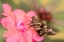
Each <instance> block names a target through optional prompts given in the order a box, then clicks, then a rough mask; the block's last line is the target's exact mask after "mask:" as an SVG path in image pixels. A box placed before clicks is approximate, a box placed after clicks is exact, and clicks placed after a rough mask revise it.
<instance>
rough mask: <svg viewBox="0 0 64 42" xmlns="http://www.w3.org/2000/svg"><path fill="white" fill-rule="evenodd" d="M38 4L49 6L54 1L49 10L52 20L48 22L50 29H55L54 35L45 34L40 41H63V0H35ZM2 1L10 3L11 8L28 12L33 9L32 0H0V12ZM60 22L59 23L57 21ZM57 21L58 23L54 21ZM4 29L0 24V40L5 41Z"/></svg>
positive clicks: (0, 10) (1, 10)
mask: <svg viewBox="0 0 64 42" xmlns="http://www.w3.org/2000/svg"><path fill="white" fill-rule="evenodd" d="M36 1H37V4H38V5H39V6H44V7H45V8H47V7H51V6H52V5H53V3H55V2H54V1H56V3H55V4H54V7H53V9H52V11H51V13H52V16H53V19H54V20H53V21H55V22H52V21H50V23H49V24H48V25H49V26H50V27H52V29H54V30H55V31H56V35H54V36H48V35H46V37H45V39H44V41H42V42H64V0H36ZM2 3H8V4H10V5H11V7H12V9H13V10H14V9H17V8H19V9H23V10H24V11H26V12H28V11H29V10H31V9H33V8H32V6H33V3H32V0H0V12H3V9H2ZM58 21H59V22H61V23H59V22H58ZM56 22H58V23H56ZM4 31H5V29H4V28H3V27H2V26H1V25H0V42H5V40H4V38H3V36H2V35H3V32H4Z"/></svg>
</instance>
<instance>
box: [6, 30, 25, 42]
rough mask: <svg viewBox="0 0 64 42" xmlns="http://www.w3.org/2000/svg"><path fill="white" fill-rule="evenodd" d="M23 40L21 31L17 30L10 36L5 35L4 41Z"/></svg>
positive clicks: (23, 41)
mask: <svg viewBox="0 0 64 42" xmlns="http://www.w3.org/2000/svg"><path fill="white" fill-rule="evenodd" d="M20 41H21V42H25V39H24V37H23V35H22V33H21V32H19V31H17V32H15V33H14V34H12V35H11V36H9V37H7V39H6V42H20Z"/></svg>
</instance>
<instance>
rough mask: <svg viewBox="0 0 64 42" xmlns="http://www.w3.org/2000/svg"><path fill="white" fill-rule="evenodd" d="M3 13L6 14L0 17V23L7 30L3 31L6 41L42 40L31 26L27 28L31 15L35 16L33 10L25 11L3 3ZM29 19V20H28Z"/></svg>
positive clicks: (30, 41)
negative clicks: (13, 8)
mask: <svg viewBox="0 0 64 42" xmlns="http://www.w3.org/2000/svg"><path fill="white" fill-rule="evenodd" d="M3 9H4V12H3V13H2V14H3V15H5V16H7V17H4V18H2V19H1V23H2V25H3V27H4V28H6V29H7V30H6V31H5V33H4V35H3V36H4V37H5V38H6V42H35V41H38V42H39V41H41V40H43V37H40V36H38V34H37V33H36V31H35V29H34V28H33V27H30V28H29V25H27V24H29V23H30V21H31V17H32V16H35V17H36V13H35V12H34V11H29V12H28V13H25V12H24V11H23V10H20V9H16V10H13V11H12V9H11V7H10V6H9V5H8V4H3ZM29 20H30V21H29Z"/></svg>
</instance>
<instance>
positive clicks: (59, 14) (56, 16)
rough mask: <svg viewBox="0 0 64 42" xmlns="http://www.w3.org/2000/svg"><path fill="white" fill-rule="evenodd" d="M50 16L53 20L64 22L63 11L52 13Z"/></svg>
mask: <svg viewBox="0 0 64 42" xmlns="http://www.w3.org/2000/svg"><path fill="white" fill-rule="evenodd" d="M52 16H53V18H54V19H57V20H61V21H64V11H60V12H56V13H53V14H52Z"/></svg>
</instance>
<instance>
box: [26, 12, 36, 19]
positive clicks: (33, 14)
mask: <svg viewBox="0 0 64 42" xmlns="http://www.w3.org/2000/svg"><path fill="white" fill-rule="evenodd" d="M32 16H35V17H36V18H37V16H36V12H34V11H29V12H28V13H27V14H26V17H30V18H31V17H32Z"/></svg>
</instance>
